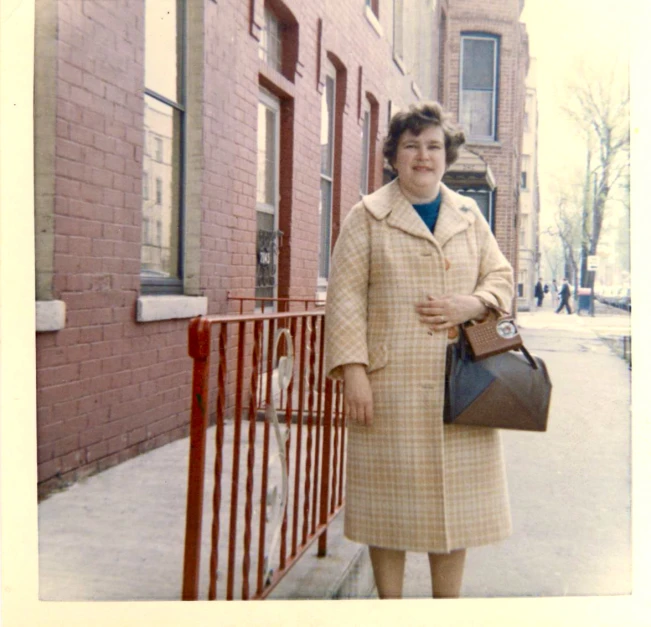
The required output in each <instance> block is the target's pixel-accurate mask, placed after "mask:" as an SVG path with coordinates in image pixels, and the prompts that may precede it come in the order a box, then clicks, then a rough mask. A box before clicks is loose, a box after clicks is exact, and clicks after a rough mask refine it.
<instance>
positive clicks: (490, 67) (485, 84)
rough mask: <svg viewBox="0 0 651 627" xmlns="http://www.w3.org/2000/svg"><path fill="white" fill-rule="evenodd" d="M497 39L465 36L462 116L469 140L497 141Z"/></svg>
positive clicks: (462, 63)
mask: <svg viewBox="0 0 651 627" xmlns="http://www.w3.org/2000/svg"><path fill="white" fill-rule="evenodd" d="M496 76H497V38H495V37H487V36H478V35H473V36H470V35H468V36H464V37H462V59H461V106H460V112H459V117H460V121H461V124H462V126H463V127H464V129H465V130H466V133H467V134H468V137H469V138H470V139H473V138H474V139H495V136H496V106H497V79H496Z"/></svg>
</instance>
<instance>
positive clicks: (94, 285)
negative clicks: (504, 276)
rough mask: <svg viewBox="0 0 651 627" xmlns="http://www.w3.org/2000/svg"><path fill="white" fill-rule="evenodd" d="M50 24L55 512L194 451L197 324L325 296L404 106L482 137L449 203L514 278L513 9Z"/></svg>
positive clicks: (281, 10) (107, 14) (324, 11)
mask: <svg viewBox="0 0 651 627" xmlns="http://www.w3.org/2000/svg"><path fill="white" fill-rule="evenodd" d="M36 9H37V11H36V69H35V74H36V76H35V135H36V138H35V156H36V161H35V168H36V175H35V204H36V297H37V386H38V396H37V403H38V464H39V468H38V479H39V484H40V487H41V493H46V492H47V491H48V490H50V489H52V488H53V487H55V486H56V485H57V484H58V483H59V482H61V481H66V480H75V479H77V478H79V477H81V476H84V475H86V474H89V473H92V472H95V471H97V470H101V469H104V468H107V467H110V466H111V465H114V464H116V463H119V462H121V461H123V460H125V459H128V458H129V457H131V456H133V455H136V454H139V453H141V452H143V451H146V450H149V449H151V448H154V447H157V446H161V445H163V444H165V443H167V442H170V441H172V440H173V439H176V438H179V437H182V436H184V435H186V433H187V423H188V408H189V402H190V360H189V358H188V357H187V349H186V341H187V323H188V318H190V317H192V316H195V315H197V314H201V313H210V314H217V313H226V312H230V311H232V307H231V306H230V305H229V301H228V298H227V295H228V292H229V291H232V292H234V293H236V294H239V295H247V296H252V295H253V294H255V295H257V296H259V297H261V296H279V297H287V296H291V297H296V298H305V297H307V298H313V297H314V296H315V295H316V294H318V293H323V292H324V291H325V290H326V289H327V277H328V269H329V257H330V250H331V246H332V243H333V242H334V241H335V240H336V237H337V233H338V230H339V225H340V224H341V220H342V218H343V217H344V215H345V213H346V211H347V210H348V208H349V207H351V206H352V205H353V204H354V203H355V202H356V201H357V200H358V199H359V197H360V194H362V193H366V192H367V191H369V190H372V189H374V188H376V187H378V186H379V185H381V184H382V181H383V163H382V155H381V141H382V137H383V135H384V134H385V132H386V128H387V123H388V120H389V118H390V115H391V114H392V112H395V110H396V109H398V108H400V107H403V106H406V105H408V104H409V103H410V102H413V101H416V100H418V99H419V98H423V99H429V98H439V99H440V100H442V101H443V102H444V103H445V104H446V105H447V106H448V107H449V108H450V109H451V110H452V111H453V112H454V113H455V114H457V115H458V116H459V119H460V120H461V122H462V123H463V124H464V125H465V126H466V127H467V128H468V130H469V146H468V151H467V152H466V153H464V156H463V160H465V161H464V163H466V164H470V165H467V167H466V168H465V169H464V168H463V167H462V168H457V170H455V171H453V172H450V173H449V180H450V183H451V184H452V185H453V186H454V187H456V188H458V189H462V190H466V191H467V193H468V194H471V195H473V196H474V197H476V198H477V199H478V201H479V202H480V203H483V206H484V207H485V208H486V212H487V215H488V217H489V219H490V220H491V224H492V225H493V228H494V230H495V233H496V235H497V237H498V240H499V242H500V244H501V246H502V247H503V249H504V251H505V253H506V254H507V256H508V257H509V258H510V260H511V261H512V262H513V263H514V265H515V263H516V251H517V241H516V240H517V233H516V230H515V228H514V227H515V223H516V213H517V193H518V180H519V172H520V164H519V155H520V145H521V137H522V115H523V107H524V74H525V72H526V60H527V46H526V35H525V32H524V28H523V26H522V25H521V24H520V23H519V15H520V11H521V9H522V2H521V0H508V1H507V0H505V1H504V2H500V3H490V4H482V3H480V2H478V1H476V0H447V1H446V0H440V1H439V2H433V1H432V0H422V1H418V2H417V1H416V0H409V1H407V2H404V1H401V0H354V1H351V0H328V1H327V2H326V1H325V0H315V1H314V2H303V1H301V0H284V1H281V0H267V1H266V2H264V1H263V0H249V1H248V2H242V1H241V0H143V1H142V2H133V1H132V0H116V1H115V2H105V1H102V0H37V2H36ZM487 53H490V54H489V56H487ZM489 57H490V58H489ZM487 59H489V63H488V64H486V63H485V61H486V60H487ZM473 67H475V68H476V69H475V71H473V69H472V68H473Z"/></svg>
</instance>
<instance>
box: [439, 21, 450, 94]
mask: <svg viewBox="0 0 651 627" xmlns="http://www.w3.org/2000/svg"><path fill="white" fill-rule="evenodd" d="M447 37H448V19H447V16H446V15H445V11H441V19H440V21H439V75H438V93H437V98H438V101H439V102H440V103H443V102H444V101H445V59H446V54H445V52H446V48H447Z"/></svg>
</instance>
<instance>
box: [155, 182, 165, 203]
mask: <svg viewBox="0 0 651 627" xmlns="http://www.w3.org/2000/svg"><path fill="white" fill-rule="evenodd" d="M156 204H157V205H162V204H163V179H162V178H160V177H159V176H157V177H156Z"/></svg>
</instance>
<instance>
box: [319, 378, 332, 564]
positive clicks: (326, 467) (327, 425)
mask: <svg viewBox="0 0 651 627" xmlns="http://www.w3.org/2000/svg"><path fill="white" fill-rule="evenodd" d="M332 388H333V383H332V379H326V382H325V402H324V407H323V453H322V454H323V457H322V459H321V494H320V505H319V525H326V523H327V522H328V503H329V500H330V499H329V498H328V490H329V487H330V463H331V460H330V443H331V441H332ZM327 533H328V532H327V529H326V530H325V531H323V533H322V534H321V535H320V536H319V549H318V552H317V556H318V557H325V555H326V552H327V548H328V546H327V545H328V536H327Z"/></svg>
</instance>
